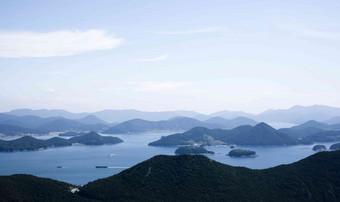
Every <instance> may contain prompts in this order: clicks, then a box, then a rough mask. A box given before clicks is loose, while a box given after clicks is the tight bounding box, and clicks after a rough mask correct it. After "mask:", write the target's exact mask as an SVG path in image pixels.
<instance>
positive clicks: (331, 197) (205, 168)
mask: <svg viewBox="0 0 340 202" xmlns="http://www.w3.org/2000/svg"><path fill="white" fill-rule="evenodd" d="M339 158H340V151H336V152H319V153H317V154H315V155H313V156H310V157H308V158H306V159H303V160H301V161H299V162H297V163H293V164H290V165H283V166H278V167H274V168H270V169H265V170H251V169H247V168H242V167H232V166H228V165H224V164H221V163H218V162H215V161H213V160H211V159H209V158H207V157H205V156H197V155H180V156H156V157H153V158H151V159H149V160H147V161H144V162H142V163H140V164H137V165H136V166H134V167H132V168H130V169H127V170H125V171H123V172H121V173H120V174H117V175H114V176H112V177H109V178H105V179H99V180H96V181H94V182H91V183H89V184H87V185H86V186H85V187H84V188H82V189H81V191H80V195H81V196H84V197H87V198H91V199H97V200H101V201H339V200H340V181H339V179H340V161H337V159H339Z"/></svg>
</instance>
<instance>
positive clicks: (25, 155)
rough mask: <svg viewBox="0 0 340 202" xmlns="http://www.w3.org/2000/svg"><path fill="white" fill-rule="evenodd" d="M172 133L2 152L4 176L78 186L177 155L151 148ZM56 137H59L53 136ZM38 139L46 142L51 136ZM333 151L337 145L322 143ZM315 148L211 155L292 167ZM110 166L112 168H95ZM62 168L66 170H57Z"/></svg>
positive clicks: (221, 149)
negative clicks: (32, 177)
mask: <svg viewBox="0 0 340 202" xmlns="http://www.w3.org/2000/svg"><path fill="white" fill-rule="evenodd" d="M169 134H173V132H171V133H144V134H121V135H113V136H116V137H119V138H121V139H123V140H124V142H123V143H120V144H116V145H101V146H70V147H55V148H49V149H46V150H40V151H25V152H12V153H6V152H1V153H0V175H12V174H32V175H36V176H39V177H48V178H52V179H56V180H60V181H64V182H68V183H71V184H75V185H82V184H86V183H88V182H90V181H93V180H96V179H99V178H104V177H108V176H111V175H114V174H117V173H119V172H121V171H123V170H124V169H127V168H129V167H131V166H134V165H136V164H137V163H140V162H142V161H144V160H147V159H149V158H151V157H153V156H155V155H159V154H164V155H174V151H175V150H176V148H177V147H151V146H148V143H150V142H152V141H155V140H158V139H159V138H160V137H161V136H166V135H169ZM52 136H55V134H54V135H52ZM38 138H43V139H46V138H48V137H47V136H42V137H41V136H39V137H38ZM322 144H323V145H326V147H327V148H329V146H330V145H332V144H334V143H322ZM314 145H315V144H313V145H295V146H268V147H249V146H237V147H236V148H242V149H249V150H253V151H256V153H257V155H258V156H257V157H255V158H233V157H229V156H226V154H227V153H229V151H230V150H231V149H230V148H229V147H207V149H208V150H211V151H214V152H215V153H216V154H215V155H207V156H208V157H209V158H211V159H213V160H216V161H218V162H221V163H224V164H228V165H232V166H244V167H248V168H253V169H263V168H270V167H274V166H278V165H281V164H289V163H293V162H296V161H298V160H300V159H303V158H305V157H307V156H309V155H312V154H314V153H315V152H314V151H313V150H312V148H313V146H314ZM96 165H106V166H108V168H95V166H96ZM58 166H62V168H57V167H58Z"/></svg>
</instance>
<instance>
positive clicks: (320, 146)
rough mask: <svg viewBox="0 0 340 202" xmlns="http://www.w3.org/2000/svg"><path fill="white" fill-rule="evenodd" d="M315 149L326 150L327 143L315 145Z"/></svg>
mask: <svg viewBox="0 0 340 202" xmlns="http://www.w3.org/2000/svg"><path fill="white" fill-rule="evenodd" d="M313 150H314V151H325V150H326V146H325V145H321V144H318V145H315V146H314V147H313Z"/></svg>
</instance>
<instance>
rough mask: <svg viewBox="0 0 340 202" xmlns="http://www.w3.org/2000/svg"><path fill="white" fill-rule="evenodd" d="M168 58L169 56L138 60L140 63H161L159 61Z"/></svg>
mask: <svg viewBox="0 0 340 202" xmlns="http://www.w3.org/2000/svg"><path fill="white" fill-rule="evenodd" d="M168 57H169V55H166V54H164V55H161V56H159V57H155V58H144V59H140V61H142V62H155V61H161V60H166V59H167V58H168Z"/></svg>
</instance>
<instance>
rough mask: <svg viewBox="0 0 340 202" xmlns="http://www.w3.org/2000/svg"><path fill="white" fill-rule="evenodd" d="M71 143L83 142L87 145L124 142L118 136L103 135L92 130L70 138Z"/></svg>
mask: <svg viewBox="0 0 340 202" xmlns="http://www.w3.org/2000/svg"><path fill="white" fill-rule="evenodd" d="M69 142H71V143H81V144H86V145H102V144H117V143H121V142H123V140H121V139H120V138H118V137H106V136H101V135H99V134H98V133H96V132H90V133H88V134H86V135H81V136H77V137H73V138H71V139H69Z"/></svg>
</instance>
